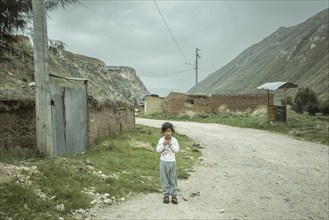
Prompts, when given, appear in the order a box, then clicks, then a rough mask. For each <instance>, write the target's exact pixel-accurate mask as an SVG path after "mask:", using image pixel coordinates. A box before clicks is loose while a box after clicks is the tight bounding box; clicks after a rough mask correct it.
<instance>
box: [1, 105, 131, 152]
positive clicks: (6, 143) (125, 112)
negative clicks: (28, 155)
mask: <svg viewBox="0 0 329 220" xmlns="http://www.w3.org/2000/svg"><path fill="white" fill-rule="evenodd" d="M88 117H89V121H88V128H87V129H88V131H89V132H88V133H89V146H93V144H94V142H95V139H96V138H97V137H100V136H103V135H108V134H113V133H116V132H120V131H126V130H129V129H132V128H134V127H135V116H134V109H133V107H132V106H130V105H127V104H126V103H116V104H115V105H111V106H107V107H102V108H98V107H95V106H93V105H89V108H88ZM0 122H1V123H0V147H6V148H14V147H15V148H16V147H21V148H36V142H35V141H36V140H35V130H36V129H35V106H34V103H32V104H31V103H30V104H29V105H25V104H22V103H21V102H19V101H0Z"/></svg>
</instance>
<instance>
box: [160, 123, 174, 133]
mask: <svg viewBox="0 0 329 220" xmlns="http://www.w3.org/2000/svg"><path fill="white" fill-rule="evenodd" d="M168 128H170V129H171V131H172V132H173V133H174V132H175V129H174V126H173V125H172V124H171V123H170V122H165V123H163V124H162V128H161V131H162V133H163V132H165V130H167V129H168Z"/></svg>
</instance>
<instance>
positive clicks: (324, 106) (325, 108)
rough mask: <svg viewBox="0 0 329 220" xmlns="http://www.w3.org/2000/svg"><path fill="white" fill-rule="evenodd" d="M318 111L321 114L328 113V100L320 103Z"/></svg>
mask: <svg viewBox="0 0 329 220" xmlns="http://www.w3.org/2000/svg"><path fill="white" fill-rule="evenodd" d="M319 111H320V112H321V113H322V114H323V115H329V100H327V101H324V102H322V103H321V104H320V108H319Z"/></svg>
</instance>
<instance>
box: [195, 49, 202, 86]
mask: <svg viewBox="0 0 329 220" xmlns="http://www.w3.org/2000/svg"><path fill="white" fill-rule="evenodd" d="M199 51H200V49H199V48H196V49H195V85H196V84H198V59H200V58H201V57H200V56H199V53H198V52H199Z"/></svg>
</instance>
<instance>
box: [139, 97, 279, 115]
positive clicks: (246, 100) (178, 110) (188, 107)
mask: <svg viewBox="0 0 329 220" xmlns="http://www.w3.org/2000/svg"><path fill="white" fill-rule="evenodd" d="M268 104H273V95H272V94H271V95H269V96H268V95H265V94H232V95H189V94H185V93H177V92H172V93H170V94H169V95H168V96H167V97H165V98H162V97H159V96H157V95H149V96H146V97H145V102H144V111H145V114H146V115H147V114H152V113H156V112H159V113H161V112H165V113H170V114H185V113H187V112H193V113H217V112H220V111H223V110H229V111H247V110H254V109H256V108H258V107H260V106H267V105H268Z"/></svg>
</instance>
